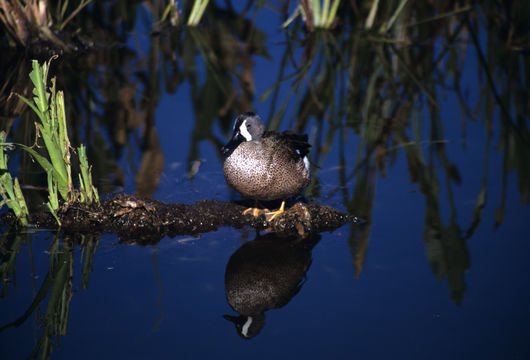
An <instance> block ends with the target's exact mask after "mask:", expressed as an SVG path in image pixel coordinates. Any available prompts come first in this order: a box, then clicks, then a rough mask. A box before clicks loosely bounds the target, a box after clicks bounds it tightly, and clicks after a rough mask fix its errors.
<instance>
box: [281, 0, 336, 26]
mask: <svg viewBox="0 0 530 360" xmlns="http://www.w3.org/2000/svg"><path fill="white" fill-rule="evenodd" d="M320 1H321V0H300V3H299V4H298V6H297V7H296V9H295V10H294V12H293V14H292V15H291V16H290V17H289V18H288V19H287V20H286V21H285V22H284V23H283V24H282V27H283V28H286V27H287V26H289V24H290V23H291V22H292V21H293V20H294V19H295V18H296V17H297V16H299V15H300V16H301V17H302V19H303V20H304V22H305V24H306V27H307V29H308V30H309V31H313V30H314V29H331V28H332V27H333V25H334V24H335V20H336V17H337V10H338V9H339V5H340V0H333V2H331V1H330V0H323V3H322V4H321V3H320Z"/></svg>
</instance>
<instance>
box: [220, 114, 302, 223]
mask: <svg viewBox="0 0 530 360" xmlns="http://www.w3.org/2000/svg"><path fill="white" fill-rule="evenodd" d="M310 148H311V145H310V144H309V143H308V138H307V135H306V134H298V133H295V132H293V131H283V132H276V131H265V127H264V125H263V122H262V120H261V118H260V116H259V115H257V114H256V113H254V112H245V113H242V114H241V115H239V116H237V117H236V119H235V122H234V127H233V133H232V138H231V139H230V140H229V141H228V143H227V144H226V145H225V146H223V147H222V148H221V153H222V155H223V157H224V160H223V172H224V176H225V179H226V182H227V184H228V185H229V186H230V187H232V188H233V189H234V190H236V191H237V192H239V193H240V194H241V195H242V196H243V197H245V198H249V199H253V200H255V201H256V207H254V208H249V209H246V210H245V211H244V212H243V213H244V214H246V213H248V212H250V211H252V214H253V215H254V216H258V215H259V214H260V212H261V211H262V210H260V209H259V208H258V204H257V203H258V201H270V200H280V199H281V200H282V203H281V206H280V208H279V209H278V210H276V211H272V212H269V211H268V210H265V211H266V212H265V215H266V216H267V219H268V220H269V221H270V220H272V219H274V218H275V217H276V216H278V215H279V214H281V213H283V212H284V211H285V200H286V199H287V198H289V197H293V196H297V195H299V194H300V193H301V192H302V191H303V190H304V189H305V188H306V187H307V186H308V185H309V182H310V179H311V174H310V163H309V160H308V158H307V155H308V154H309V150H310Z"/></svg>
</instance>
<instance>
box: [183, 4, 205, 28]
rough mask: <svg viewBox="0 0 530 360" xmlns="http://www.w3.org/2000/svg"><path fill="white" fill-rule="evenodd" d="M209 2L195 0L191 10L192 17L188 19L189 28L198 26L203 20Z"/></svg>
mask: <svg viewBox="0 0 530 360" xmlns="http://www.w3.org/2000/svg"><path fill="white" fill-rule="evenodd" d="M208 2H209V0H195V1H194V2H193V7H192V8H191V13H190V16H189V17H188V23H187V24H188V26H197V25H198V24H199V22H200V21H201V19H202V16H203V14H204V11H205V10H206V6H207V5H208Z"/></svg>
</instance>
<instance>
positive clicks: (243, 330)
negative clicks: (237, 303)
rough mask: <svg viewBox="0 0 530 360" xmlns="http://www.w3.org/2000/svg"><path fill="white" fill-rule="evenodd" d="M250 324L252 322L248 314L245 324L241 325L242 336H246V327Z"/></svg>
mask: <svg viewBox="0 0 530 360" xmlns="http://www.w3.org/2000/svg"><path fill="white" fill-rule="evenodd" d="M250 324H252V316H249V317H248V319H247V321H246V322H245V324H244V325H243V328H242V329H241V334H243V336H244V337H248V328H249V327H250Z"/></svg>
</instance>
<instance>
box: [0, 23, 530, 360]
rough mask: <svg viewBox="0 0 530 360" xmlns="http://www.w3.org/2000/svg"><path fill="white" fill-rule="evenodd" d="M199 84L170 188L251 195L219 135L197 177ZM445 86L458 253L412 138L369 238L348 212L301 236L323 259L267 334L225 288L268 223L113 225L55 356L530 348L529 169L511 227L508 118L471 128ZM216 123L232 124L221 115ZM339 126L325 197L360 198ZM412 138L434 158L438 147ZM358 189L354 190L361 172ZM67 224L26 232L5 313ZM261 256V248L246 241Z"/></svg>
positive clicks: (171, 128)
mask: <svg viewBox="0 0 530 360" xmlns="http://www.w3.org/2000/svg"><path fill="white" fill-rule="evenodd" d="M268 35H269V40H268V45H269V46H270V49H269V50H270V51H271V52H272V53H273V54H281V51H282V45H281V44H278V42H279V41H281V40H282V39H283V38H282V36H281V34H280V33H278V32H276V31H271V32H270V34H268ZM273 58H274V59H273V60H265V59H262V58H259V57H256V59H255V61H256V64H255V73H256V77H255V80H256V89H257V94H258V95H259V94H261V93H262V92H263V91H265V90H266V89H267V88H268V87H270V86H271V84H272V81H273V80H271V76H270V75H269V74H276V73H277V69H278V63H277V60H278V58H279V56H273ZM476 66H477V62H476V58H475V57H474V56H471V55H470V56H468V57H467V58H466V64H465V70H466V71H464V73H466V74H467V75H466V79H465V81H464V84H465V86H466V87H468V88H469V89H470V91H471V95H470V97H471V98H472V99H476V98H478V97H479V95H478V94H477V91H478V89H477V86H476V84H475V82H476V81H477V78H476V76H475V75H476V71H475V69H476ZM282 91H283V94H286V93H287V92H288V90H282ZM189 94H190V89H189V86H188V85H187V84H183V85H182V86H181V87H180V88H179V90H178V91H177V93H176V94H173V95H168V94H163V97H162V99H161V101H160V103H159V105H158V107H157V109H156V130H157V133H158V135H159V139H160V143H161V147H162V150H163V154H164V157H165V165H164V172H163V174H162V176H161V180H160V184H159V186H158V190H157V191H156V193H155V195H154V197H155V198H156V199H159V200H162V201H164V202H184V203H192V202H194V201H197V200H201V199H219V200H224V201H228V200H230V199H237V198H238V196H237V195H236V194H234V193H233V192H232V191H230V189H229V188H228V187H227V185H226V184H225V182H224V178H223V174H222V164H221V161H220V159H219V157H218V150H217V149H216V148H215V146H214V145H213V144H212V143H209V142H207V141H202V142H201V143H200V148H199V152H200V159H201V165H200V167H199V171H198V173H197V175H196V176H195V177H194V178H193V179H189V177H188V173H187V166H188V163H187V156H188V153H189V149H190V144H191V141H190V135H191V132H192V129H193V126H194V123H193V121H194V116H195V115H194V112H193V109H192V107H191V105H190V96H189ZM445 96H446V97H445V98H444V99H443V100H442V101H441V103H440V105H441V110H440V114H441V118H442V121H443V124H444V136H443V138H444V140H446V143H445V151H446V154H447V157H448V158H449V159H450V161H451V162H452V163H453V164H455V166H456V167H457V168H458V170H459V173H460V177H461V179H462V181H461V184H460V185H456V184H454V183H452V185H451V186H450V190H448V187H446V183H445V179H444V176H445V175H444V174H445V173H444V169H443V167H442V165H441V164H440V163H436V162H435V165H436V166H435V173H436V174H438V177H437V178H438V179H439V182H440V184H439V194H438V200H439V202H438V209H439V213H440V218H441V220H442V224H441V227H442V228H443V229H447V231H448V232H449V231H454V232H455V233H456V234H460V237H458V236H456V238H457V240H455V241H453V242H450V244H451V245H449V251H447V249H446V250H442V249H441V248H437V247H436V246H428V244H427V242H426V240H425V239H426V236H425V233H426V232H427V231H428V228H427V225H426V224H429V221H428V220H426V213H427V200H426V196H425V195H424V194H423V193H422V191H421V189H420V186H419V185H418V183H414V182H411V179H410V174H409V170H408V162H407V158H406V153H405V151H406V148H405V146H403V147H400V148H398V150H397V155H396V158H395V159H394V161H393V162H388V163H387V167H386V173H385V176H382V174H381V172H380V171H377V173H376V175H375V176H376V179H375V187H374V189H375V193H374V200H373V207H372V210H371V214H370V216H371V223H369V225H368V226H369V228H368V230H367V231H368V237H367V241H366V242H362V241H359V242H358V243H357V244H356V247H355V249H356V251H355V252H354V253H353V254H352V247H351V246H350V234H351V233H352V231H366V226H367V225H345V226H343V227H341V228H339V229H337V230H336V231H334V232H333V233H323V234H321V238H320V239H317V240H315V242H316V244H312V245H314V247H313V248H312V250H311V249H307V248H304V247H303V246H301V247H300V248H297V251H298V252H299V253H301V254H302V255H303V256H302V257H303V258H304V259H305V260H304V261H305V262H303V261H302V263H303V264H302V265H304V266H305V267H306V269H307V271H306V272H305V277H300V278H299V280H298V281H297V282H299V283H300V284H301V287H300V289H299V291H298V293H296V294H294V295H293V296H292V297H291V298H290V299H288V301H287V303H286V304H283V306H281V307H280V308H277V309H271V310H268V311H265V324H264V326H263V327H262V329H261V331H259V333H258V334H257V335H256V336H254V337H253V338H251V339H243V338H242V336H240V335H239V334H238V332H237V331H236V327H235V326H234V324H233V323H232V322H230V321H228V320H226V319H225V318H224V317H223V316H224V315H232V316H237V315H238V314H237V312H236V311H235V310H234V309H232V308H231V306H230V305H229V304H228V301H227V297H226V293H225V271H226V269H227V264H228V263H229V260H230V258H231V256H232V255H233V254H234V253H235V252H236V251H238V249H240V248H241V247H242V246H243V245H244V244H248V243H249V242H250V241H253V240H254V239H255V238H256V236H257V235H256V233H255V231H253V230H252V229H243V230H235V229H230V228H222V229H219V231H217V232H213V233H207V234H202V235H201V236H200V237H189V236H182V237H176V238H164V239H162V241H160V243H159V244H157V245H154V246H147V247H141V246H134V245H133V246H128V245H122V244H120V243H119V239H118V238H117V237H115V236H114V235H108V234H107V235H103V236H101V238H100V240H99V245H98V249H97V252H96V253H95V255H94V260H93V264H92V271H91V272H90V274H89V280H88V288H86V289H83V288H82V276H83V273H82V266H83V265H84V260H83V259H84V256H85V254H84V253H83V251H82V247H80V246H76V247H75V249H74V252H73V262H72V263H73V274H74V276H73V290H74V292H73V296H72V299H71V302H70V309H69V316H68V326H67V333H66V335H64V336H58V337H56V341H57V344H54V345H53V353H52V358H57V359H72V358H76V359H94V358H104V359H106V358H114V359H115V358H126V359H147V358H151V359H164V358H179V359H192V358H194V359H199V358H201V359H209V358H233V359H243V358H247V359H248V358H255V359H271V358H278V359H287V358H307V359H322V358H332V359H334V358H336V359H351V358H359V359H388V358H407V359H425V358H429V359H449V358H450V359H528V358H530V345H529V343H528V339H529V338H530V337H529V335H530V321H529V320H530V307H529V304H530V271H529V270H528V266H527V259H528V258H529V256H530V242H529V236H528V230H529V225H528V220H529V219H530V216H529V215H530V211H529V208H528V206H525V205H523V204H522V201H521V195H520V192H519V189H518V178H517V176H516V173H515V172H514V171H512V172H508V174H507V178H506V184H507V185H506V186H507V188H506V194H507V196H506V205H505V209H506V210H505V215H504V222H503V223H502V224H501V225H500V226H498V227H495V213H496V211H497V209H498V208H499V206H500V203H501V198H502V191H503V183H502V181H503V156H504V153H503V152H502V151H498V150H497V147H496V144H498V142H499V139H500V138H499V136H500V135H499V134H500V128H499V126H498V125H494V128H493V134H494V135H493V137H492V139H491V143H490V145H489V146H488V147H486V131H485V127H484V125H483V123H482V122H480V121H479V122H468V123H467V129H466V135H465V137H464V135H463V134H462V131H461V126H460V125H461V123H460V120H459V118H458V116H459V108H458V105H457V100H456V97H455V95H454V94H453V93H451V92H450V91H447V92H446V93H445ZM470 101H471V100H470ZM254 105H255V108H256V110H257V112H258V113H261V114H266V113H267V112H268V109H269V107H268V106H269V103H267V102H265V103H261V102H259V101H257V100H256V101H255V102H254ZM423 116H424V117H423V119H421V120H423V121H422V124H423V125H422V126H423V128H422V129H421V133H423V134H428V133H429V131H430V125H429V121H428V111H427V110H425V113H424V114H423ZM291 120H292V119H291V118H289V113H288V115H286V116H285V117H284V119H283V122H282V124H281V126H280V128H281V129H287V128H288V127H289V124H290V122H291ZM307 129H312V125H310V126H309V127H308V128H307ZM346 132H347V140H346V142H345V144H344V147H345V153H346V154H350V155H349V157H348V159H347V166H346V173H347V174H349V173H350V172H351V171H353V168H354V166H355V159H356V158H355V154H356V152H357V151H358V149H359V142H360V138H359V136H358V135H357V134H355V133H354V132H353V131H351V130H346ZM215 133H216V134H218V135H219V136H221V131H220V129H219V128H218V127H216V128H215ZM409 135H411V136H412V131H410V133H409ZM338 137H339V136H338V135H337V136H336V137H335V141H334V145H333V147H332V148H331V150H330V152H329V154H328V155H327V156H326V158H325V161H324V162H323V166H322V168H321V169H320V170H319V171H318V176H319V179H320V182H321V189H322V196H321V197H320V198H318V199H315V200H316V201H318V202H320V203H323V204H327V205H331V206H333V207H336V208H339V209H341V210H343V211H346V205H345V204H344V201H343V198H342V193H341V192H340V191H334V190H335V189H336V187H337V186H338V185H339V184H340V181H339V172H338V169H339V165H340V164H339V156H340V151H339V145H338V144H339V139H338ZM411 146H416V147H417V148H419V150H420V151H421V152H422V153H423V154H424V157H425V158H427V157H428V152H429V150H430V147H431V146H434V145H433V144H430V143H428V142H426V143H424V144H419V145H418V144H416V145H411ZM485 149H486V151H485ZM135 156H136V158H138V154H136V155H135ZM486 156H489V162H488V167H487V169H485V158H486ZM125 158H126V155H124V159H123V160H122V164H121V165H123V168H124V170H125V174H126V184H125V186H124V189H123V191H125V192H126V193H132V192H134V190H135V179H134V170H133V169H132V167H131V166H130V163H129V162H128V161H126V160H125ZM484 172H486V175H487V176H486V177H487V182H486V187H485V189H486V194H487V196H486V202H485V204H484V208H483V209H482V216H481V217H480V222H479V224H478V227H477V228H476V230H475V231H474V233H473V234H472V236H471V237H470V238H468V239H463V238H464V236H465V233H466V230H467V229H468V228H469V227H470V226H471V223H472V221H473V214H474V209H475V205H476V203H477V197H478V196H479V193H480V191H481V186H482V182H483V179H484ZM526 181H528V179H526ZM346 188H347V189H348V191H349V192H350V196H351V191H352V189H353V180H350V181H349V182H348V183H347V184H346ZM449 199H452V202H451V200H449ZM363 226H365V227H363ZM451 229H453V230H451ZM52 237H53V236H52V234H49V233H47V232H38V233H29V234H27V235H26V236H25V238H24V243H23V244H22V245H21V248H20V252H19V253H18V255H17V258H16V270H15V272H14V274H15V275H14V277H13V279H11V280H12V282H11V283H10V284H9V285H8V286H7V296H5V297H4V298H2V299H0V326H3V325H5V324H6V323H9V322H11V321H13V320H15V319H17V318H19V317H20V316H22V314H24V312H25V311H26V309H27V308H28V307H29V305H30V304H31V302H32V299H33V297H34V296H35V293H36V291H38V289H39V288H40V286H41V284H42V283H43V281H44V278H45V277H46V274H47V273H48V271H49V269H50V256H49V255H48V254H47V251H48V249H49V247H50V243H51V240H52ZM257 241H261V240H259V239H258V240H257ZM280 248H282V246H281V245H277V246H276V248H275V249H280ZM459 249H460V250H459ZM462 249H463V250H462ZM452 250H454V251H452ZM444 251H445V252H444ZM440 253H443V254H444V255H443V256H442V257H443V258H445V259H446V260H447V262H446V263H445V265H444V264H441V265H439V266H441V267H442V268H443V267H444V266H448V265H447V264H455V263H457V264H458V262H452V260H453V259H452V257H458V256H468V257H469V266H468V269H467V270H462V271H461V272H459V273H461V276H460V275H456V278H458V279H460V280H461V286H460V288H459V290H458V291H457V292H458V293H459V294H460V295H459V296H456V295H454V294H452V290H451V286H449V280H448V275H447V274H448V273H449V274H450V275H449V277H451V276H452V275H451V274H453V273H454V271H455V269H454V268H451V267H450V265H449V267H448V268H446V269H445V271H441V273H443V275H441V276H440V278H437V276H436V275H435V272H436V271H438V270H440V268H436V269H435V270H434V271H433V268H432V266H433V265H432V264H433V263H432V262H431V261H429V259H430V258H432V257H436V256H437V255H439V254H440ZM262 254H263V252H262ZM271 254H272V255H271V256H272V258H268V259H269V260H267V261H271V262H274V260H275V259H277V256H278V255H275V254H276V253H275V252H274V251H272V252H271ZM462 254H464V255H462ZM263 256H264V257H267V255H266V254H265V255H263ZM246 258H249V255H243V259H246ZM308 259H310V261H307V260H308ZM454 266H457V265H454ZM272 268H273V266H272V265H271V269H272ZM271 271H272V270H271ZM457 272H458V271H457ZM451 281H454V279H453V280H451ZM456 282H457V283H458V281H456ZM453 291H454V290H453ZM455 298H458V300H455ZM45 311H46V302H43V304H42V305H41V307H40V309H39V310H37V311H35V312H34V313H33V314H32V315H31V316H30V317H29V318H28V319H27V320H26V321H25V322H23V323H22V324H21V325H20V326H19V327H16V328H9V329H6V330H4V331H2V332H1V333H0V349H1V354H2V356H1V357H2V358H3V359H20V358H25V357H27V356H28V355H29V354H31V352H32V350H33V348H34V347H35V344H36V341H37V340H38V339H39V338H40V336H41V335H42V329H41V328H40V326H39V324H40V319H41V316H42V314H43V313H44V312H45Z"/></svg>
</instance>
